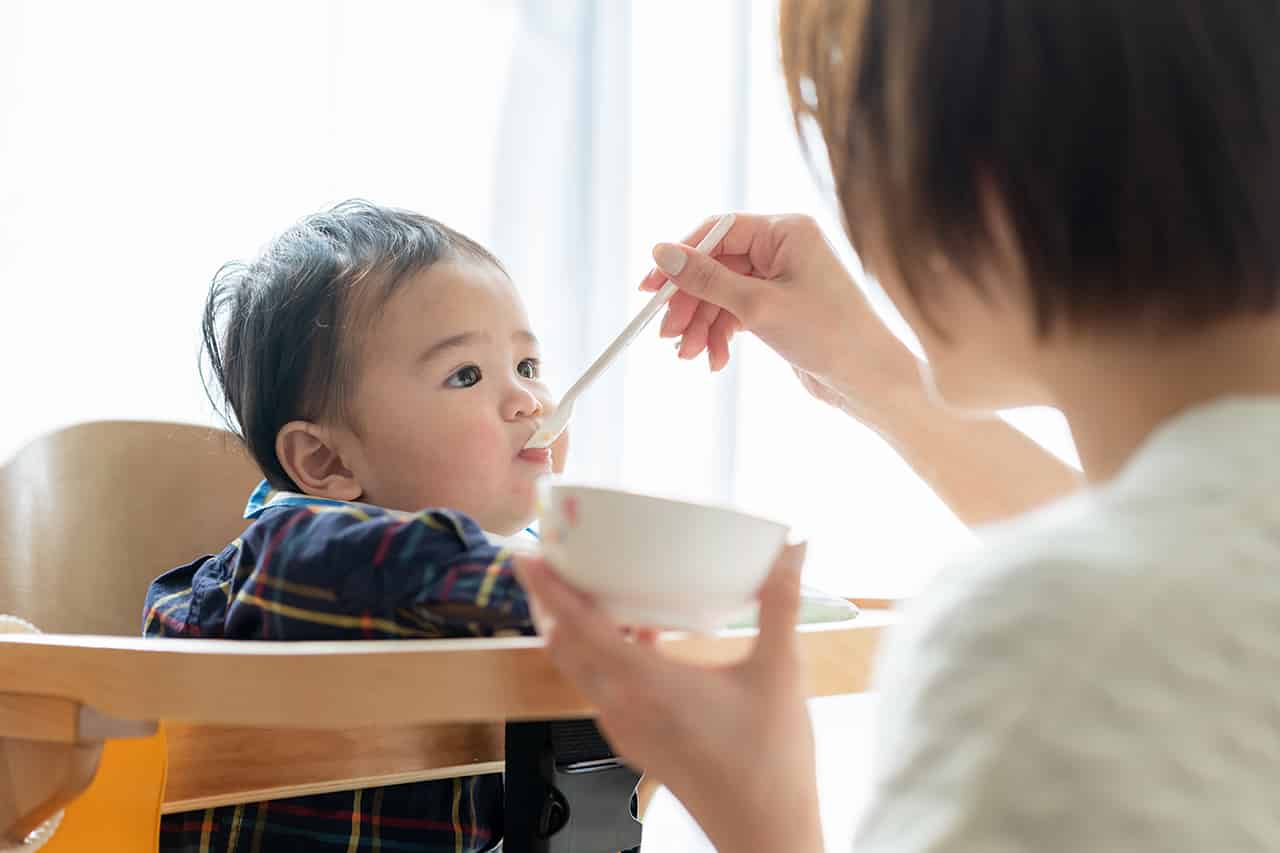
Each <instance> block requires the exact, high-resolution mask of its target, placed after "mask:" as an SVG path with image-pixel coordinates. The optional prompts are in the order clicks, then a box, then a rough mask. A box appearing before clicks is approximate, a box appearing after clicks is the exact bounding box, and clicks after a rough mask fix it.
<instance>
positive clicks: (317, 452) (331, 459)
mask: <svg viewBox="0 0 1280 853" xmlns="http://www.w3.org/2000/svg"><path fill="white" fill-rule="evenodd" d="M276 457H277V458H278V459H279V460H280V465H281V466H282V467H283V468H284V470H285V473H286V474H288V475H289V477H290V478H291V479H292V480H293V482H295V483H297V484H298V488H300V489H302V491H303V492H305V493H306V494H308V495H312V496H313V497H318V498H330V499H332V500H339V501H354V500H357V499H359V497H360V496H361V495H362V494H364V488H363V487H362V486H361V485H360V481H359V479H357V477H356V475H355V473H354V472H352V470H351V469H350V468H349V467H347V465H346V463H345V462H344V461H343V459H342V454H341V453H340V452H339V451H338V448H337V447H336V446H335V443H334V441H333V436H332V434H331V433H330V431H329V430H326V429H325V428H324V427H321V426H319V425H318V424H313V423H311V422H310V421H290V422H289V423H287V424H285V425H284V426H282V427H281V428H280V432H278V433H276Z"/></svg>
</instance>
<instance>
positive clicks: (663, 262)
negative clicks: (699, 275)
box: [653, 243, 685, 276]
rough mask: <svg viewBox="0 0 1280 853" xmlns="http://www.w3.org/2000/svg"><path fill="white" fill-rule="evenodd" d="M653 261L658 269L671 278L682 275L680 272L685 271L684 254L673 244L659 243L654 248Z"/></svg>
mask: <svg viewBox="0 0 1280 853" xmlns="http://www.w3.org/2000/svg"><path fill="white" fill-rule="evenodd" d="M653 260H654V261H655V262H656V263H657V264H658V269H660V270H662V271H663V272H664V273H666V274H667V275H669V276H677V275H680V271H681V270H683V269H684V264H685V256H684V252H682V251H681V250H680V248H679V247H678V246H673V245H672V244H671V243H659V244H658V245H656V246H654V247H653Z"/></svg>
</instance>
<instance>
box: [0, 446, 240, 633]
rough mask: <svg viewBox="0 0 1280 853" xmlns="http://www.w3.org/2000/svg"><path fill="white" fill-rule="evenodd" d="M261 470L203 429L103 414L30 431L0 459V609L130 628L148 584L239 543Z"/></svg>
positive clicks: (42, 622) (87, 627)
mask: <svg viewBox="0 0 1280 853" xmlns="http://www.w3.org/2000/svg"><path fill="white" fill-rule="evenodd" d="M261 478H262V475H261V473H259V471H258V469H257V466H256V465H254V464H253V462H252V461H251V460H250V459H249V457H248V455H247V454H246V453H245V452H244V450H243V449H242V446H241V445H240V443H239V441H238V440H237V439H236V438H235V436H233V435H232V434H231V433H229V432H226V431H225V430H220V429H214V428H210V427H203V426H194V425H191V424H178V423H161V422H141V421H98V422H92V423H83V424H77V425H75V426H70V427H67V428H65V429H60V430H57V431H55V432H51V433H48V434H46V435H43V436H41V437H39V438H37V439H35V440H34V441H32V442H31V443H30V444H28V445H26V446H25V447H23V448H22V449H21V450H19V451H18V452H17V454H15V455H14V456H13V457H12V458H11V459H9V461H8V462H7V463H5V464H4V465H3V467H0V613H8V614H11V615H15V616H20V617H22V618H23V619H26V620H28V621H29V622H32V623H33V624H35V625H36V626H37V627H38V628H40V629H41V630H42V631H46V632H55V633H76V634H119V635H127V636H136V635H137V634H138V633H139V632H140V631H141V629H142V604H143V599H144V596H145V595H146V590H147V586H148V585H149V584H150V583H151V581H152V580H153V579H154V578H155V577H156V576H157V575H159V574H161V573H162V572H164V571H166V570H167V569H170V568H173V567H174V566H179V565H182V564H184V563H187V562H189V561H190V560H192V559H194V558H196V557H198V556H200V555H201V554H211V553H217V552H218V551H219V550H220V549H221V548H222V547H223V546H225V545H226V544H227V543H228V542H230V541H232V540H233V539H235V537H236V536H238V535H239V534H240V532H241V531H243V530H244V528H245V521H244V519H243V518H242V517H241V516H242V510H243V508H244V504H245V500H246V499H247V498H248V496H249V493H250V491H252V489H253V487H254V485H255V484H256V483H257V482H258V481H259V480H261Z"/></svg>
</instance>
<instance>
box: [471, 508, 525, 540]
mask: <svg viewBox="0 0 1280 853" xmlns="http://www.w3.org/2000/svg"><path fill="white" fill-rule="evenodd" d="M537 519H538V515H537V513H536V512H534V508H533V507H532V506H530V507H529V508H528V509H527V510H526V511H524V512H520V513H513V514H512V515H510V516H507V517H505V518H491V519H490V520H489V521H488V522H485V521H483V520H481V519H476V521H478V522H479V523H480V526H481V527H483V528H484V529H485V530H487V531H488V532H489V533H496V534H497V535H499V536H515V535H516V534H517V533H519V532H521V531H522V530H526V529H528V528H529V527H530V526H531V525H532V524H533V523H534V522H535V521H537Z"/></svg>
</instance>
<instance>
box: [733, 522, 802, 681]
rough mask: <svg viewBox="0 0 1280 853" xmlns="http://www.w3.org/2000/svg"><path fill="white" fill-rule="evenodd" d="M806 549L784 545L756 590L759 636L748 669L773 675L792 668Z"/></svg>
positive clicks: (794, 658)
mask: <svg viewBox="0 0 1280 853" xmlns="http://www.w3.org/2000/svg"><path fill="white" fill-rule="evenodd" d="M806 550H807V544H806V543H803V542H802V543H800V544H798V545H786V546H784V547H783V549H782V552H781V553H780V554H779V555H778V559H777V560H776V561H774V564H773V569H772V570H771V571H770V572H769V577H768V578H766V579H765V582H764V584H763V585H762V586H761V587H760V593H759V597H760V636H759V638H758V639H757V640H756V645H755V649H754V650H753V651H752V653H751V657H750V658H749V659H748V661H747V665H748V667H750V668H757V669H759V670H761V671H764V672H770V673H774V672H778V671H779V670H780V669H784V668H786V667H790V666H794V665H795V662H796V660H797V653H796V648H797V646H796V617H797V616H798V615H799V611H800V573H801V571H802V570H803V568H804V557H805V551H806Z"/></svg>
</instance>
